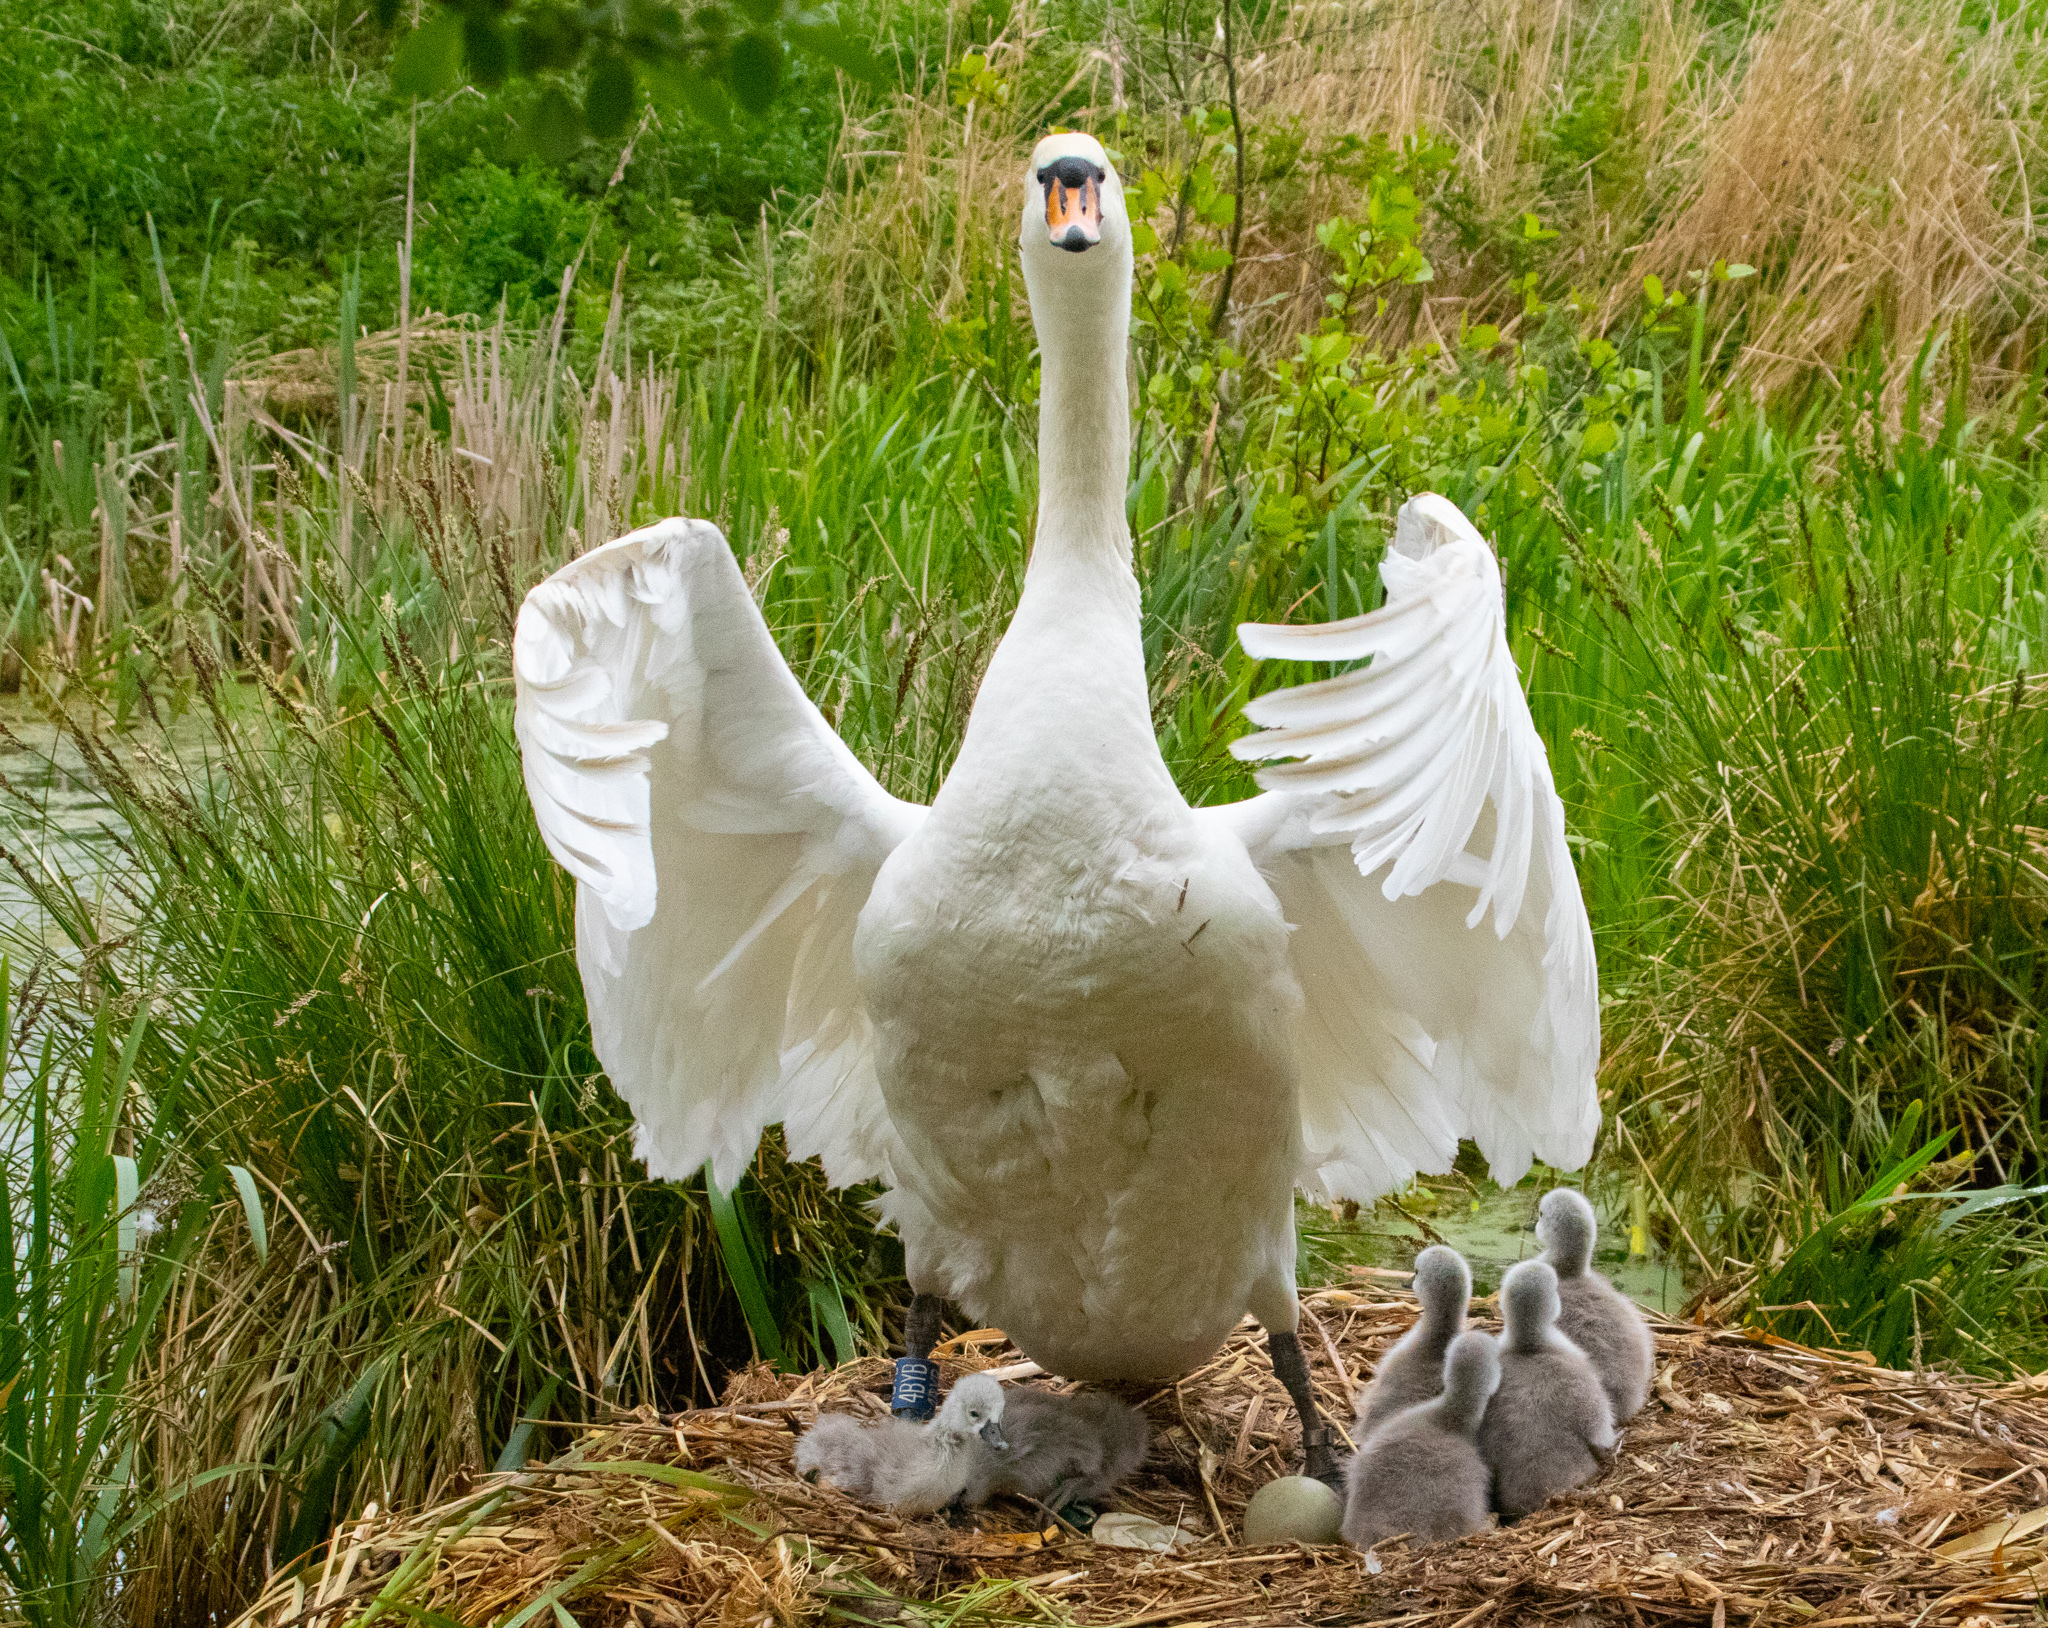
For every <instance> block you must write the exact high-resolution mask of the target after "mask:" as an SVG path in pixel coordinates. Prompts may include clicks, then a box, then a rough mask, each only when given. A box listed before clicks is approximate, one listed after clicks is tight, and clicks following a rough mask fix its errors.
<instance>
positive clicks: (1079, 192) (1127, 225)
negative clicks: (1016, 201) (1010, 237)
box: [1018, 131, 1131, 322]
mask: <svg viewBox="0 0 2048 1628" xmlns="http://www.w3.org/2000/svg"><path fill="white" fill-rule="evenodd" d="M1018 244H1019V247H1020V248H1021V249H1022V250H1023V254H1024V275H1025V277H1026V279H1027V281H1029V282H1030V283H1031V284H1032V286H1033V288H1034V290H1036V289H1037V288H1038V287H1040V286H1043V287H1044V288H1045V289H1046V290H1047V291H1048V292H1052V291H1054V290H1057V291H1059V294H1060V295H1063V296H1067V297H1073V298H1077V299H1085V298H1086V291H1087V290H1089V289H1091V288H1092V287H1113V286H1114V285H1115V284H1116V283H1117V282H1118V281H1119V280H1120V281H1121V283H1122V286H1123V288H1124V290H1125V291H1126V292H1127V291H1128V290H1129V287H1130V280H1131V221H1130V216H1129V215H1128V214H1126V213H1125V211H1124V188H1123V182H1122V181H1120V180H1118V179H1117V173H1116V168H1115V166H1114V165H1112V164H1111V163H1110V161H1109V155H1108V154H1107V153H1105V152H1104V151H1103V150H1102V143H1101V142H1099V141H1097V140H1096V139H1095V138H1094V137H1093V136H1084V135H1081V134H1079V133H1077V132H1073V131H1069V132H1067V133H1066V134H1064V135H1058V136H1047V137H1046V138H1045V140H1043V141H1041V142H1040V143H1039V144H1038V145H1037V146H1036V147H1034V148H1033V149H1032V150H1031V167H1030V169H1029V170H1028V171H1027V172H1026V174H1025V177H1024V222H1023V226H1022V228H1021V230H1020V232H1019V234H1018ZM1041 280H1042V282H1041ZM1045 316H1047V317H1049V318H1050V319H1051V320H1053V321H1055V322H1057V321H1058V320H1059V312H1058V311H1057V310H1052V311H1048V312H1046V313H1045Z"/></svg>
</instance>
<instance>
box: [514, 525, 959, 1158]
mask: <svg viewBox="0 0 2048 1628" xmlns="http://www.w3.org/2000/svg"><path fill="white" fill-rule="evenodd" d="M513 665H514V669H515V673H516V676H517V680H518V692H519V700H518V711H517V715H516V729H517V734H518V737H519V744H520V752H521V757H522V760H523V763H524V767H525V773H526V787H527V792H528V794H529V796H530V797H531V798H532V801H533V810H534V816H535V818H536V819H537V820H538V821H539V824H540V830H541V835H542V837H543V838H544V839H545V840H546V842H547V846H548V850H549V852H550V853H552V854H553V855H554V856H555V858H556V859H557V860H558V861H560V863H561V864H562V866H563V867H564V868H565V869H566V870H567V871H568V872H569V873H570V874H571V875H572V876H574V877H575V878H576V882H577V908H576V944H577V960H578V964H579V966H580V967H581V970H582V973H583V984H584V989H585V992H586V994H587V996H588V998H589V1006H590V1022H591V1033H592V1038H593V1040H594V1042H595V1044H596V1047H597V1055H598V1057H599V1059H600V1061H602V1062H603V1064H604V1066H605V1068H606V1070H607V1071H608V1072H609V1073H610V1075H611V1079H612V1083H613V1084H614V1085H615V1086H616V1087H617V1088H618V1091H619V1094H620V1095H621V1096H623V1097H624V1098H625V1099H626V1101H627V1102H628V1103H629V1104H631V1106H632V1108H633V1110H634V1112H635V1114H636V1115H638V1117H639V1121H640V1125H639V1131H638V1147H639V1151H640V1153H641V1155H642V1157H644V1158H645V1159H646V1161H647V1166H648V1169H649V1170H650V1171H651V1172H652V1173H653V1174H655V1175H661V1176H674V1177H682V1176H688V1175H690V1174H693V1173H694V1172H695V1171H696V1170H697V1169H698V1168H700V1167H701V1166H702V1165H703V1163H704V1162H705V1160H707V1159H709V1160H711V1161H712V1163H713V1166H714V1171H715V1174H716V1175H717V1177H718V1179H719V1180H720V1181H721V1182H724V1183H727V1184H730V1183H732V1182H734V1181H737V1180H738V1178H739V1175H740V1172H741V1171H742V1170H743V1169H744V1168H745V1166H746V1163H747V1161H748V1160H749V1159H750V1158H751V1157H752V1156H753V1152H754V1147H755V1144H756V1143H757V1142H758V1141H759V1139H760V1134H761V1131H762V1128H763V1127H764V1126H767V1125H770V1124H773V1123H775V1122H777V1121H778V1120H779V1121H782V1122H783V1123H784V1126H785V1130H786V1134H787V1137H788V1141H789V1147H790V1151H791V1152H792V1153H793V1154H794V1155H796V1156H797V1157H799V1158H802V1157H807V1156H809V1155H810V1154H813V1153H816V1154H820V1155H822V1157H823V1159H824V1162H825V1168H826V1172H827V1174H828V1175H829V1177H830V1178H831V1179H832V1180H833V1181H834V1182H835V1183H838V1184H843V1183H846V1182H852V1181H860V1180H866V1179H869V1178H872V1177H876V1176H884V1175H886V1174H887V1173H888V1170H889V1162H890V1157H891V1148H892V1145H893V1135H894V1133H893V1131H892V1129H891V1127H890V1124H889V1118H888V1113H887V1111H886V1109H885V1108H884V1107H883V1104H882V1100H881V1092H880V1088H879V1086H878V1085H877V1083H876V1079H875V1071H874V1060H873V1048H872V1043H871V1037H870V1034H869V1030H868V1024H867V1019H866V1017H865V1016H864V1015H863V1013H862V1010H861V1005H860V1001H859V999H858V995H857V991H856V990H855V987H854V980H853V930H854V924H855V922H856V920H857V919H858V917H859V914H860V910H861V906H862V905H863V904H864V903H865V902H866V900H867V896H868V891H869V888H870V886H871V885H872V883H873V881H874V877H875V873H876V871H877V870H878V869H879V868H880V866H881V863H882V861H883V860H884V859H885V858H887V857H888V855H889V853H890V852H891V851H892V850H893V849H894V848H895V847H896V845H897V844H898V843H900V842H901V841H902V840H903V839H904V838H905V837H906V836H907V835H908V834H909V833H910V832H911V831H912V830H913V829H915V827H916V825H917V822H918V821H919V820H920V819H921V818H922V817H923V815H924V812H925V811H924V810H923V809H922V808H918V807H915V806H913V805H911V804H908V803H903V802H899V801H897V800H896V799H895V798H893V797H891V796H889V795H888V793H887V792H885V791H883V789H882V788H881V786H880V785H878V784H877V783H876V781H875V779H874V777H873V776H872V775H870V774H869V773H868V772H867V770H866V769H864V768H863V767H862V766H861V764H860V762H859V760H858V759H856V758H855V757H854V755H853V754H852V753H851V752H850V751H848V750H847V748H846V745H845V743H844V742H842V741H841V740H840V739H839V737H838V736H837V735H836V734H835V733H834V732H833V730H832V728H831V726H830V725H829V724H827V723H826V722H825V719H824V718H823V716H822V715H821V714H820V713H819V711H818V709H817V708H816V707H815V706H813V705H812V704H811V701H810V699H809V698H808V697H807V696H806V695H805V694H804V692H803V689H802V687H801V686H800V685H798V683H797V681H796V678H795V675H793V674H792V673H791V672H790V670H789V667H788V665H787V664H786V663H785V662H784V661H783V659H782V655H781V652H780V651H779V650H777V649H776V647H775V641H774V639H773V638H772V637H771V636H770V634H769V632H768V627H767V624H766V623H765V622H763V621H762V619H761V613H760V611H759V610H758V609H757V608H756V607H755V604H754V601H753V597H752V595H751V594H749V592H748V591H747V585H746V581H745V579H744V578H743V577H742V576H741V575H740V571H739V566H738V564H737V563H736V562H735V561H734V559H733V556H732V551H731V550H730V549H729V548H728V547H727V546H726V543H725V539H724V537H723V536H721V535H720V534H719V531H718V529H717V527H715V526H712V525H709V524H707V523H706V522H704V521H700V520H669V521H664V522H662V523H661V524H659V525H656V526H650V527H647V528H646V529H645V530H642V531H637V532H634V533H633V534H632V535H630V536H627V537H622V538H620V539H618V540H617V541H616V542H612V543H607V544H606V545H605V546H604V547H602V548H598V549H593V550H592V551H591V552H590V553H588V554H585V555H584V556H582V557H581V558H580V559H577V560H575V561H573V562H571V563H570V564H568V565H566V566H564V567H563V568H562V569H561V570H559V571H557V572H556V573H555V574H554V575H553V576H551V577H549V578H548V579H547V581H545V582H543V583H541V584H540V586H538V587H537V588H535V589H534V590H533V592H532V593H530V594H529V595H527V598H526V603H525V605H524V606H523V607H522V608H521V610H520V613H519V626H518V632H517V636H516V638H515V641H514V646H513Z"/></svg>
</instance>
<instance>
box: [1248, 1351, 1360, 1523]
mask: <svg viewBox="0 0 2048 1628" xmlns="http://www.w3.org/2000/svg"><path fill="white" fill-rule="evenodd" d="M1266 1347H1267V1350H1268V1351H1270V1352H1271V1353H1272V1357H1273V1376H1274V1378H1276V1379H1278V1380H1279V1381H1280V1383H1281V1384H1282V1385H1285V1386H1286V1387H1287V1394H1288V1396H1289V1397H1290V1398H1291V1399H1292V1400H1293V1402H1294V1411H1295V1414H1296V1416H1297V1417H1298V1418H1299V1419H1300V1420H1301V1451H1302V1458H1303V1460H1304V1462H1303V1464H1302V1470H1301V1473H1302V1474H1303V1475H1306V1476H1308V1477H1310V1478H1311V1479H1312V1480H1316V1481H1320V1482H1322V1483H1323V1484H1324V1485H1325V1486H1327V1487H1331V1488H1334V1489H1335V1490H1336V1491H1337V1492H1339V1493H1342V1492H1343V1490H1344V1461H1343V1460H1342V1459H1341V1458H1340V1457H1339V1456H1338V1454H1337V1445H1336V1442H1337V1433H1336V1431H1334V1430H1333V1429H1331V1428H1330V1426H1329V1425H1327V1424H1325V1423H1324V1422H1323V1413H1322V1409H1321V1408H1319V1407H1317V1406H1316V1396H1315V1391H1314V1389H1313V1388H1312V1387H1311V1386H1310V1384H1309V1378H1308V1356H1307V1353H1305V1352H1304V1351H1303V1350H1302V1348H1301V1336H1300V1335H1299V1334H1297V1333H1295V1332H1294V1330H1292V1329H1279V1328H1276V1329H1269V1330H1267V1333H1266Z"/></svg>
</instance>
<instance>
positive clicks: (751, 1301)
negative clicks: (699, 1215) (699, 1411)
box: [704, 1164, 782, 1362]
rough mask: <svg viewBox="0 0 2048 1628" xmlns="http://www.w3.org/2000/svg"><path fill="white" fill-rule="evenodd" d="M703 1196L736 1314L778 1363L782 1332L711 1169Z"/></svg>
mask: <svg viewBox="0 0 2048 1628" xmlns="http://www.w3.org/2000/svg"><path fill="white" fill-rule="evenodd" d="M704 1194H705V1197H706V1198H708V1199H709V1200H710V1201H711V1221H712V1224H713V1226H714V1227H716V1229H717V1231H718V1253H719V1256H720V1258H721V1259H723V1260H724V1262H725V1275H726V1277H727V1279H728V1280H729V1281H730V1282H731V1284H732V1289H733V1293H734V1294H736V1295H738V1296H739V1300H740V1311H741V1312H742V1313H743V1314H744V1315H745V1317H746V1319H747V1327H748V1328H749V1329H751V1330H752V1331H753V1334H754V1344H755V1345H756V1346H758V1347H759V1348H760V1352H761V1355H762V1356H764V1357H766V1358H767V1359H768V1360H769V1361H770V1362H780V1361H781V1360H782V1330H781V1329H779V1328H778V1327H776V1324H775V1313H774V1312H773V1311H772V1310H771V1309H770V1308H769V1305H768V1292H767V1290H765V1289H763V1288H762V1287H761V1273H760V1270H759V1268H758V1267H756V1266H755V1264H754V1251H753V1249H752V1247H751V1246H750V1245H749V1244H748V1243H747V1232H746V1228H745V1226H743V1225H742V1224H741V1221H740V1212H739V1210H738V1208H737V1207H736V1206H735V1205H734V1204H733V1201H732V1194H730V1193H728V1192H727V1191H726V1190H725V1189H724V1188H723V1187H721V1186H719V1185H718V1182H717V1180H716V1178H714V1177H713V1176H712V1174H711V1166H710V1165H708V1164H707V1165H705V1167H704Z"/></svg>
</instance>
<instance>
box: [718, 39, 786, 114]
mask: <svg viewBox="0 0 2048 1628" xmlns="http://www.w3.org/2000/svg"><path fill="white" fill-rule="evenodd" d="M726 78H727V80H728V81H729V82H730V83H731V85H732V94H733V98H734V100H736V101H737V102H738V103H739V104H740V106H741V107H743V108H745V109H746V110H747V112H749V113H753V114H761V113H765V112H766V111H767V110H768V108H769V105H770V104H771V103H773V102H774V100H775V93H776V91H778V90H780V89H781V88H782V47H781V46H779V45H777V44H776V43H775V41H774V40H773V39H771V38H770V37H769V36H768V35H766V34H742V35H741V36H740V37H739V38H738V39H737V40H735V41H734V42H733V47H732V55H731V57H730V58H729V59H728V60H727V64H726Z"/></svg>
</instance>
